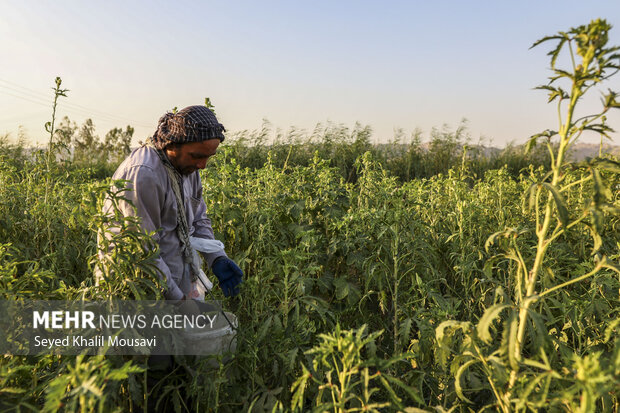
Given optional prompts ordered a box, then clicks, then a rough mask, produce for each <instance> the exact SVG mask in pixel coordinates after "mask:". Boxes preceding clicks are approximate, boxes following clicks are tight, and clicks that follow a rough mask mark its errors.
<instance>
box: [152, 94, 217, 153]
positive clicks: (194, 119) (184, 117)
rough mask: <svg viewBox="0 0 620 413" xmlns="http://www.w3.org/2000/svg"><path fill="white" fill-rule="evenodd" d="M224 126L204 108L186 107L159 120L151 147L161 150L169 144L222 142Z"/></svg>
mask: <svg viewBox="0 0 620 413" xmlns="http://www.w3.org/2000/svg"><path fill="white" fill-rule="evenodd" d="M225 130H226V129H224V125H222V124H221V123H219V122H218V121H217V118H216V117H215V115H214V114H213V112H211V111H210V110H209V108H207V107H206V106H198V105H196V106H188V107H186V108H184V109H181V110H180V111H178V112H177V113H172V112H168V113H166V114H165V115H164V116H162V117H161V118H160V119H159V125H158V126H157V130H156V131H155V133H154V134H153V138H152V142H153V145H154V146H155V147H156V148H157V149H159V150H162V149H164V148H165V147H166V146H168V145H169V144H171V143H187V142H202V141H206V140H208V139H219V140H220V142H222V141H223V140H224V133H223V132H224V131H225Z"/></svg>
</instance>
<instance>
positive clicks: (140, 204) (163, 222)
mask: <svg viewBox="0 0 620 413" xmlns="http://www.w3.org/2000/svg"><path fill="white" fill-rule="evenodd" d="M112 178H113V179H126V180H128V181H129V183H128V184H127V185H128V188H129V189H133V190H132V191H130V190H128V191H125V194H124V196H125V197H126V198H127V199H129V200H131V201H132V202H133V204H134V205H135V210H134V208H133V207H132V206H131V205H129V204H128V203H127V202H121V204H120V207H121V209H122V212H123V214H124V215H125V216H132V215H135V214H136V212H137V215H138V216H139V217H140V218H141V219H142V226H143V228H144V230H146V231H149V232H150V231H155V230H158V231H157V233H156V235H155V237H154V240H155V242H157V243H158V244H159V251H160V255H159V257H158V258H157V261H156V265H157V267H158V268H159V269H160V270H161V272H162V273H163V274H164V275H165V277H166V283H167V285H168V291H167V292H166V294H165V297H166V298H167V299H169V300H180V299H181V298H183V295H184V294H188V293H189V292H190V290H191V275H190V270H189V265H187V264H185V263H184V261H183V254H182V250H181V241H180V240H179V237H178V235H177V230H176V227H177V215H176V214H177V204H176V201H175V198H174V192H173V190H172V185H171V183H170V180H169V177H168V173H167V172H166V169H165V166H164V165H163V164H162V162H161V160H160V159H159V157H158V156H157V153H156V152H155V150H154V149H153V148H151V147H148V146H142V147H140V148H137V149H135V150H134V151H133V152H132V153H131V155H129V157H127V159H125V160H124V161H123V163H121V164H120V166H119V167H118V169H117V170H116V172H115V173H114V175H113V177H112ZM183 197H184V205H185V214H186V217H187V224H188V225H189V227H190V228H189V235H190V236H194V237H199V238H205V239H214V236H213V229H212V228H211V220H210V219H209V218H208V217H207V214H206V210H207V206H206V204H205V202H204V200H203V199H202V184H201V182H200V175H199V171H196V172H194V173H191V174H189V175H184V176H183ZM203 256H204V257H205V259H206V261H207V264H208V265H209V268H211V265H212V264H213V261H215V259H217V258H219V257H221V256H226V254H225V253H224V252H223V251H222V252H218V253H213V254H203Z"/></svg>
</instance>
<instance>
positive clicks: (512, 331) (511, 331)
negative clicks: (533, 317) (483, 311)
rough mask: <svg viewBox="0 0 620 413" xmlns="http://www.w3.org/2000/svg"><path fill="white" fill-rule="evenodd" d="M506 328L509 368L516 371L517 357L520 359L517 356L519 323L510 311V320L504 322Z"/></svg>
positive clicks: (514, 314)
mask: <svg viewBox="0 0 620 413" xmlns="http://www.w3.org/2000/svg"><path fill="white" fill-rule="evenodd" d="M506 325H507V326H508V362H509V363H510V367H512V369H513V370H518V368H519V362H518V360H517V357H519V358H520V357H521V355H520V354H517V351H516V350H517V333H518V329H519V322H518V320H517V314H516V312H515V311H512V312H511V314H510V318H509V319H508V321H507V322H506Z"/></svg>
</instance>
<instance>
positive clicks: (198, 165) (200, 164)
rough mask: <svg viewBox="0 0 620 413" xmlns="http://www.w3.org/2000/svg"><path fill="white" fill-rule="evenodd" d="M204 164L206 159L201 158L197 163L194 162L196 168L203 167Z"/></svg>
mask: <svg viewBox="0 0 620 413" xmlns="http://www.w3.org/2000/svg"><path fill="white" fill-rule="evenodd" d="M206 165H207V160H206V159H202V160H200V161H198V163H197V164H196V168H198V169H205V166H206Z"/></svg>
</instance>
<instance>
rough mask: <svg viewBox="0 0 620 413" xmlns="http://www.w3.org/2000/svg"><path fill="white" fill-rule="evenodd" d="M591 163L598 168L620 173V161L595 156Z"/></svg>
mask: <svg viewBox="0 0 620 413" xmlns="http://www.w3.org/2000/svg"><path fill="white" fill-rule="evenodd" d="M590 165H592V166H594V167H596V169H601V170H603V171H610V172H614V173H617V174H620V162H617V161H613V160H611V159H606V158H595V159H593V160H591V161H590Z"/></svg>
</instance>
